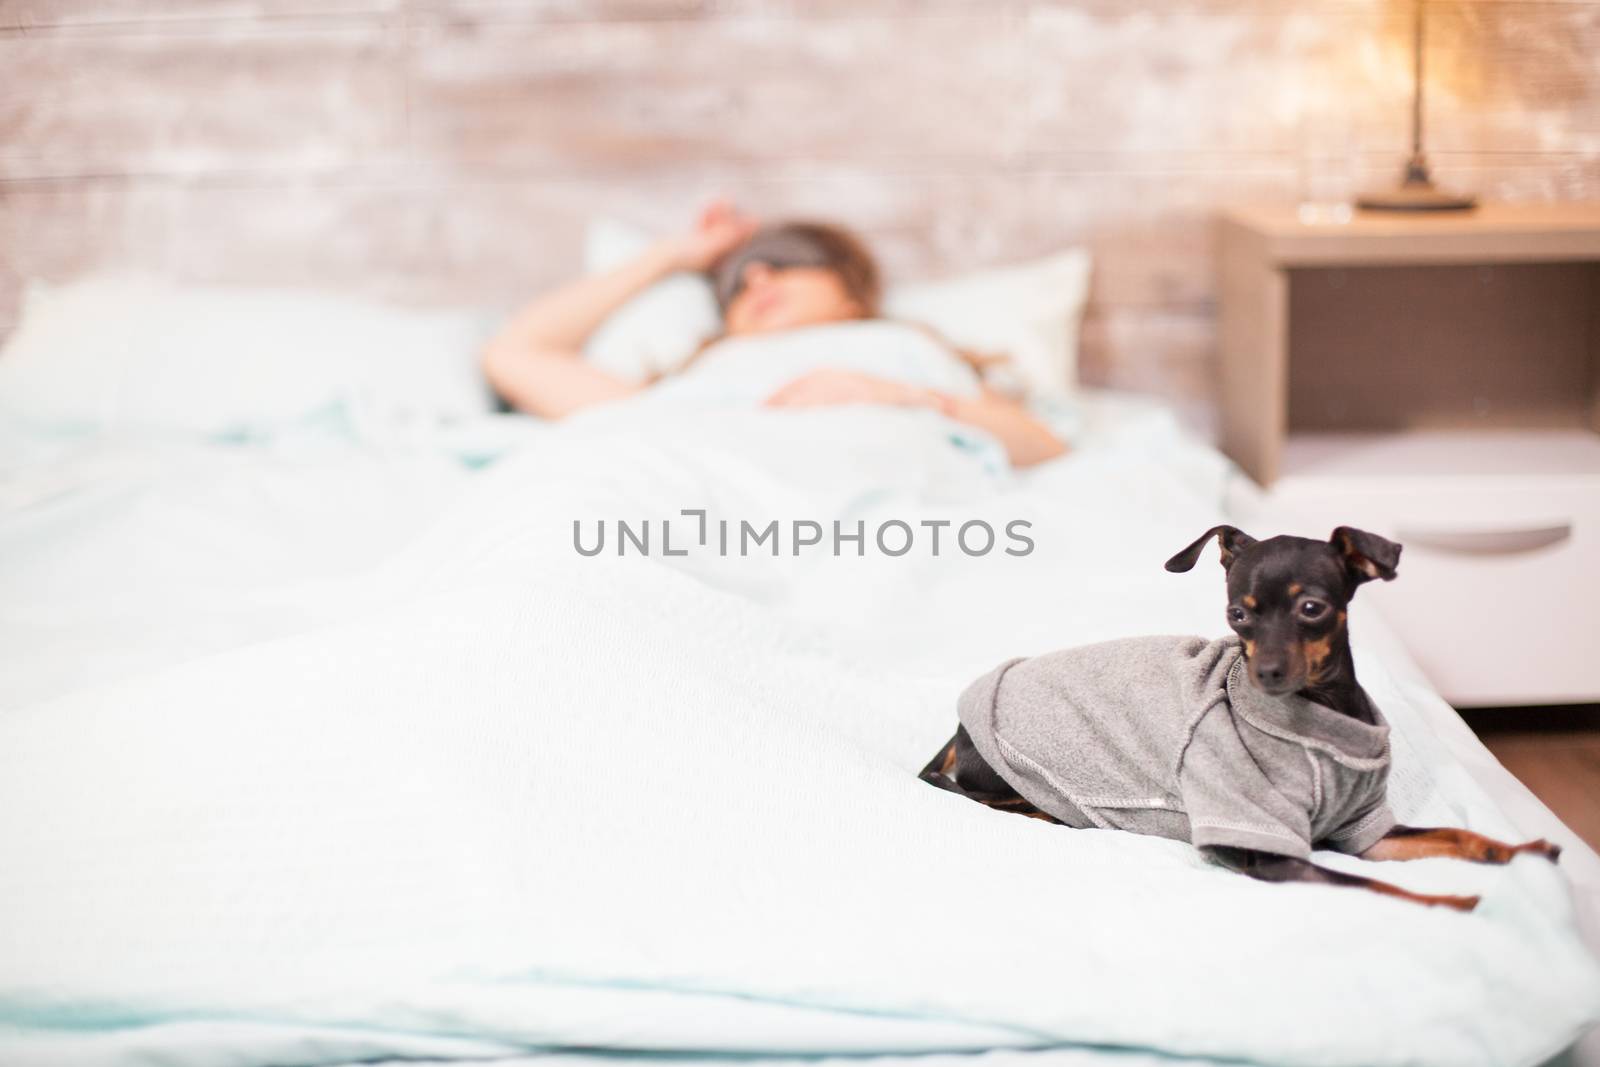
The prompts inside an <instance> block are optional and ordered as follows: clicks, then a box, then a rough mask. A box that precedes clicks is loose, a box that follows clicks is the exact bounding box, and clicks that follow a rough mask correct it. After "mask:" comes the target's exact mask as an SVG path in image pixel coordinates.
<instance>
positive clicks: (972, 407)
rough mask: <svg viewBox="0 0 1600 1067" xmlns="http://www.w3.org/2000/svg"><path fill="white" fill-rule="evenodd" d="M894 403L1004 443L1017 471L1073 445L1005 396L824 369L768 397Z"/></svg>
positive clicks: (805, 402)
mask: <svg viewBox="0 0 1600 1067" xmlns="http://www.w3.org/2000/svg"><path fill="white" fill-rule="evenodd" d="M835 404H891V405H896V406H900V407H926V408H933V409H934V410H935V411H938V412H940V413H941V414H943V415H944V416H945V417H946V418H951V419H954V420H956V421H957V422H962V423H966V424H967V425H968V426H975V427H977V428H978V429H980V430H983V431H985V432H987V433H989V434H990V435H991V436H993V437H994V438H995V439H996V440H998V441H999V442H1000V444H1001V446H1002V447H1004V448H1005V450H1006V456H1007V457H1008V458H1009V459H1010V460H1011V465H1012V466H1014V467H1031V466H1033V465H1034V464H1036V463H1043V462H1044V461H1045V460H1047V459H1054V458H1056V457H1057V456H1060V455H1064V454H1065V453H1066V451H1067V446H1066V445H1065V444H1064V443H1062V441H1061V439H1060V438H1058V437H1056V435H1055V434H1054V433H1052V432H1051V431H1050V429H1049V427H1047V426H1045V424H1044V423H1042V422H1040V421H1039V420H1038V419H1036V418H1034V417H1033V415H1032V414H1031V413H1030V412H1029V411H1028V409H1027V408H1025V407H1023V406H1022V405H1021V404H1019V403H1017V402H1016V401H1014V400H1010V399H1008V398H1006V397H1004V396H1002V395H1000V394H999V393H996V392H992V391H990V390H987V389H986V390H984V391H983V392H982V393H980V394H979V395H978V396H973V397H967V396H954V395H952V394H949V393H941V392H937V391H935V390H933V389H922V388H919V387H918V386H914V385H905V384H903V383H901V382H891V381H887V380H885V379H883V378H874V377H872V376H871V375H867V374H858V373H857V372H855V371H844V370H818V371H813V372H811V373H810V374H806V375H803V376H802V377H799V378H796V379H795V380H794V381H792V382H790V383H789V384H788V385H785V386H784V387H783V388H781V389H779V390H778V391H777V392H776V393H774V394H772V396H770V397H768V398H767V406H768V407H829V406H832V405H835Z"/></svg>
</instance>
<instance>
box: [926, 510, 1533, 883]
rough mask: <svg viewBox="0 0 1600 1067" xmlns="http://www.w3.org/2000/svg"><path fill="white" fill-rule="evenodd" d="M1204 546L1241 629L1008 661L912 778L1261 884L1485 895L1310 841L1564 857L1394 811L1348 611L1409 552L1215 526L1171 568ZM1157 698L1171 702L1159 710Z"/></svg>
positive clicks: (1421, 853)
mask: <svg viewBox="0 0 1600 1067" xmlns="http://www.w3.org/2000/svg"><path fill="white" fill-rule="evenodd" d="M1212 538H1216V540H1217V543H1218V546H1219V548H1220V549H1221V561H1222V567H1223V571H1224V572H1225V574H1226V578H1227V592H1228V603H1227V609H1226V617H1227V621H1228V625H1229V627H1230V628H1231V629H1232V630H1233V632H1234V635H1235V636H1234V637H1233V638H1223V639H1219V640H1215V641H1207V640H1206V639H1203V638H1132V639H1125V640H1123V641H1118V642H1107V643H1104V644H1101V645H1093V646H1085V647H1083V648H1080V649H1068V650H1065V651H1063V652H1058V653H1052V654H1050V655H1047V656H1040V657H1035V658H1033V659H1031V660H1013V661H1010V662H1009V663H1007V664H1003V665H1002V666H1001V667H999V668H997V669H996V670H995V671H993V672H991V673H990V674H989V675H986V676H985V677H984V678H981V679H979V680H978V681H977V682H974V683H973V685H972V686H970V687H969V688H968V690H967V691H966V692H965V693H963V694H962V699H961V703H960V706H959V712H960V719H961V724H960V725H959V726H958V727H957V729H956V733H955V736H954V737H952V738H951V739H950V741H949V742H948V743H946V744H945V746H944V747H943V748H941V749H940V750H939V752H938V753H937V754H936V755H935V756H934V757H933V759H932V760H930V761H929V763H928V765H927V766H926V767H924V768H923V770H922V772H921V775H920V777H921V778H922V779H923V780H924V781H926V782H928V783H930V784H932V785H935V786H937V787H939V788H940V789H944V790H948V791H950V792H954V793H959V794H961V795H962V796H965V797H968V798H969V799H972V800H976V801H978V802H979V803H982V804H985V805H987V806H989V807H991V808H995V809H998V810H1001V811H1010V812H1014V813H1017V814H1021V815H1027V816H1031V817H1033V818H1038V819H1044V820H1046V821H1050V822H1055V823H1064V824H1066V825H1069V826H1074V827H1088V826H1100V827H1108V828H1115V829H1128V830H1132V831H1134V832H1140V833H1152V834H1158V835H1161V836H1168V837H1175V838H1181V839H1188V840H1191V841H1192V842H1193V843H1194V844H1195V845H1196V846H1197V847H1200V848H1201V849H1202V850H1203V851H1204V852H1206V853H1207V854H1208V855H1210V856H1211V857H1213V858H1214V859H1215V860H1217V861H1219V862H1220V863H1221V864H1223V865H1224V866H1226V867H1228V868H1231V869H1233V870H1235V871H1239V872H1241V873H1243V874H1246V875H1249V876H1250V877H1252V878H1257V879H1260V880H1262V881H1268V882H1312V883H1317V884H1322V885H1340V886H1354V887H1360V888H1363V889H1367V890H1371V891H1374V892H1378V893H1383V894H1386V895H1389V896H1394V897H1399V898H1401V899H1404V900H1409V901H1413V902H1416V903H1419V904H1425V905H1431V906H1441V907H1447V908H1455V909H1458V910H1461V911H1471V910H1472V909H1473V908H1474V907H1475V906H1476V905H1477V903H1478V898H1477V897H1475V896H1449V895H1428V894H1422V893H1413V892H1410V891H1408V890H1405V889H1402V888H1400V887H1398V886H1395V885H1391V884H1389V883H1387V882H1382V881H1379V880H1377V879H1375V878H1367V877H1364V876H1361V875H1355V874H1345V873H1343V872H1341V871H1334V870H1330V869H1328V868H1325V867H1320V866H1318V865H1316V864H1314V863H1312V862H1311V861H1310V859H1309V854H1310V851H1311V848H1312V847H1324V846H1326V847H1335V848H1341V849H1343V850H1344V851H1348V852H1350V853H1352V854H1354V855H1359V856H1361V857H1362V858H1364V859H1369V860H1411V859H1421V858H1425V857H1435V856H1442V857H1450V858H1454V859H1464V860H1470V861H1473V862H1477V863H1508V862H1510V861H1511V859H1512V858H1513V857H1515V856H1516V855H1518V854H1520V853H1530V854H1533V855H1538V856H1543V857H1544V858H1546V859H1548V860H1551V861H1552V862H1553V861H1555V860H1556V859H1557V857H1558V856H1559V855H1560V851H1561V850H1560V848H1559V846H1556V845H1553V844H1551V843H1549V842H1548V841H1545V840H1542V839H1541V840H1537V841H1529V842H1526V843H1524V844H1519V845H1512V844H1506V843H1504V842H1500V841H1495V840H1492V839H1490V838H1487V837H1484V836H1482V835H1481V834H1476V833H1472V832H1471V831H1468V830H1456V829H1448V828H1423V827H1412V826H1402V825H1399V824H1398V823H1397V822H1396V821H1395V820H1394V817H1393V815H1392V814H1391V813H1390V812H1389V809H1388V804H1387V800H1386V788H1387V780H1388V756H1389V753H1388V726H1387V724H1386V723H1385V722H1384V720H1383V716H1382V714H1381V712H1380V711H1379V709H1378V708H1377V706H1376V705H1375V704H1374V703H1373V701H1372V699H1371V698H1370V697H1369V696H1368V695H1367V693H1366V691H1365V690H1363V689H1362V688H1361V685H1360V684H1359V683H1358V682H1357V681H1356V673H1355V661H1354V658H1353V657H1352V656H1351V654H1350V641H1349V632H1348V627H1347V619H1348V607H1349V604H1350V600H1351V598H1352V597H1353V596H1354V595H1355V592H1356V590H1357V589H1358V588H1359V587H1360V586H1361V585H1363V584H1365V583H1367V582H1369V581H1374V580H1383V581H1390V580H1393V579H1394V577H1395V573H1396V571H1395V568H1396V566H1397V565H1398V563H1399V559H1400V551H1401V546H1400V545H1398V544H1395V543H1394V542H1392V541H1389V540H1387V539H1385V538H1382V537H1379V536H1377V535H1376V534H1371V533H1367V532H1366V531H1363V530H1358V529H1355V528H1353V527H1349V526H1341V527H1339V528H1338V529H1336V530H1334V531H1333V535H1332V536H1331V537H1330V538H1329V539H1328V540H1326V541H1318V540H1315V539H1311V538H1304V537H1291V536H1278V537H1272V538H1268V539H1266V540H1263V541H1258V540H1256V539H1255V538H1253V537H1251V536H1250V535H1249V534H1246V533H1244V532H1243V531H1241V530H1239V529H1237V528H1235V527H1233V526H1214V527H1212V528H1211V529H1209V530H1207V531H1206V532H1205V533H1203V534H1201V535H1200V537H1199V538H1197V539H1196V540H1195V541H1194V542H1192V543H1191V544H1189V545H1188V546H1187V547H1185V548H1184V549H1183V550H1182V551H1180V552H1179V553H1178V554H1177V555H1175V556H1173V557H1172V558H1171V559H1170V560H1168V561H1167V563H1166V569H1167V570H1168V571H1171V572H1175V573H1176V572H1184V571H1189V570H1191V569H1193V567H1194V565H1195V563H1196V562H1197V561H1198V560H1199V558H1200V555H1201V553H1202V551H1203V550H1204V549H1205V547H1206V546H1207V544H1208V543H1209V542H1210V541H1211V539H1212ZM1119 672H1121V673H1119ZM1123 675H1126V677H1124V676H1123ZM1164 702H1167V703H1173V704H1174V705H1175V712H1176V713H1169V714H1165V715H1163V714H1162V711H1165V710H1168V709H1165V708H1162V707H1160V705H1162V704H1163V703H1164ZM969 726H970V727H971V729H969Z"/></svg>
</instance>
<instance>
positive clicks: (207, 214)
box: [0, 0, 1600, 417]
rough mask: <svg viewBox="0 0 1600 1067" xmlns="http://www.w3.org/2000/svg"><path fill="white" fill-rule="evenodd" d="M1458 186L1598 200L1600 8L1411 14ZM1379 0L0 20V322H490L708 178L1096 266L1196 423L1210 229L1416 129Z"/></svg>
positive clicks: (948, 237) (204, 13) (886, 230)
mask: <svg viewBox="0 0 1600 1067" xmlns="http://www.w3.org/2000/svg"><path fill="white" fill-rule="evenodd" d="M1427 6H1428V11H1429V18H1430V23H1429V25H1430V34H1429V42H1430V44H1429V57H1430V64H1431V66H1432V74H1433V78H1432V80H1431V84H1430V92H1431V94H1432V95H1431V97H1430V100H1429V112H1428V113H1429V123H1430V130H1429V141H1430V147H1431V149H1432V155H1433V158H1434V160H1435V162H1436V164H1437V167H1438V170H1439V172H1440V174H1441V176H1442V177H1443V178H1444V179H1446V180H1447V181H1448V182H1449V183H1451V184H1454V185H1456V186H1459V187H1463V188H1468V189H1472V190H1475V191H1478V192H1480V193H1483V194H1485V195H1488V196H1493V197H1499V198H1506V199H1519V200H1527V199H1535V200H1542V199H1571V198H1579V197H1591V198H1600V60H1597V59H1596V57H1597V56H1600V0H1585V2H1532V0H1498V2H1491V0H1481V2H1448V3H1447V2H1430V3H1429V4H1428V5H1427ZM1409 7H1410V5H1409V4H1407V3H1397V2H1394V3H1392V2H1384V0H1308V2H1302V3H1292V2H1276V0H1253V2H1251V0H1150V2H1145V3H1120V2H1115V0H1077V2H1069V0H988V2H982V0H920V2H919V0H525V2H518V0H98V2H96V0H0V331H3V330H5V329H6V328H8V326H9V324H10V323H11V322H12V321H13V320H14V318H15V314H16V303H17V296H18V293H19V289H20V286H21V283H22V282H23V281H24V280H25V279H27V278H30V277H43V278H48V279H56V280H60V279H66V278H70V277H73V276H77V275H80V274H83V273H86V272H91V271H97V270H108V269H126V268H137V269H150V270H157V271H162V272H165V273H168V274H170V275H173V276H175V277H178V278H181V279H188V280H195V281H225V282H251V283H258V282H266V283H291V284H315V285H320V286H328V287H336V288H340V289H346V290H355V291H360V292H365V293H369V294H376V295H381V296H384V297H386V298H391V299H395V300H402V301H424V302H438V301H461V300H468V301H474V302H483V303H491V304H493V303H504V302H510V301H514V300H516V299H517V298H518V297H520V296H522V295H524V294H526V293H527V292H529V291H530V290H532V289H534V288H536V287H538V286H540V285H542V284H545V283H547V282H549V281H551V280H553V279H556V278H558V277H560V276H562V275H563V274H564V273H566V272H568V271H570V270H571V269H572V268H573V266H574V261H575V257H576V254H577V250H578V246H579V240H580V235H581V232H582V227H583V221H584V219H585V218H586V217H588V216H589V215H591V214H593V213H597V212H604V213H610V214H614V215H618V216H622V217H625V218H629V219H632V220H635V221H637V222H639V223H642V224H646V225H650V226H660V227H666V226H671V225H677V224H679V223H681V221H682V220H684V219H685V218H686V217H687V216H688V215H689V213H690V212H691V211H692V209H693V207H694V206H695V205H696V204H697V203H698V202H700V201H701V200H702V199H703V198H705V197H706V196H708V195H710V194H713V193H717V192H726V193H729V194H731V195H733V196H735V197H736V198H738V199H740V200H741V201H742V202H744V203H746V204H748V205H749V206H750V207H752V208H753V209H755V210H758V211H761V212H764V213H769V214H772V215H783V214H789V213H802V214H808V215H820V216H829V217H836V218H839V219H842V220H844V221H846V222H848V223H850V224H853V225H855V226H857V227H859V228H860V229H862V230H863V231H864V232H865V233H866V234H867V235H868V236H869V237H871V238H872V239H873V240H874V241H875V242H876V244H877V246H878V247H879V249H880V251H881V252H882V254H883V257H884V259H885V261H886V263H887V265H888V267H889V268H890V270H891V272H892V273H893V274H894V275H896V276H901V277H910V276H933V275H940V274H945V273H948V272H951V271H955V270H959V269H962V268H965V267H971V266H978V265H988V264H998V263H1004V262H1006V261H1008V260H1011V259H1015V258H1019V257H1025V256H1030V255H1034V254H1039V253H1043V252H1047V251H1049V250H1052V249H1054V248H1057V247H1060V246H1062V245H1066V244H1074V243H1083V244H1087V245H1089V246H1090V247H1091V248H1092V249H1093V251H1094V253H1095V255H1096V277H1095V282H1094V289H1093V296H1092V305H1091V309H1090V313H1089V316H1088V320H1087V322H1086V324H1085V336H1084V360H1083V366H1084V376H1085V378H1086V379H1088V380H1090V381H1093V382H1097V383H1102V384H1114V385H1119V386H1124V387H1129V388H1135V389H1144V390H1149V391H1153V392H1156V393H1160V394H1163V395H1166V396H1170V397H1173V398H1177V399H1179V400H1180V401H1182V402H1183V403H1185V404H1186V405H1187V406H1188V407H1189V408H1190V409H1191V411H1192V412H1194V413H1197V414H1198V415H1200V416H1201V417H1203V415H1204V413H1205V411H1206V410H1207V407H1208V405H1209V403H1210V400H1211V395H1212V384H1211V383H1212V378H1213V371H1214V351H1213V349H1214V343H1215V329H1214V325H1215V323H1214V320H1215V315H1214V306H1213V305H1214V277H1213V272H1212V264H1211V249H1210V245H1211V219H1212V217H1213V212H1214V210H1215V208H1216V207H1217V205H1219V204H1221V203H1223V202H1226V201H1229V200H1235V199H1245V200H1247V199H1257V198H1266V197H1272V198H1285V197H1293V196H1294V195H1296V191H1297V189H1298V188H1299V181H1300V179H1299V171H1300V160H1301V159H1302V158H1303V157H1304V155H1305V152H1306V146H1307V145H1308V144H1314V145H1322V144H1326V143H1330V142H1332V143H1343V142H1346V141H1349V142H1353V143H1355V144H1357V145H1358V146H1359V148H1360V150H1361V152H1360V159H1361V163H1362V167H1363V173H1364V175H1365V178H1366V180H1367V181H1369V182H1379V181H1381V180H1382V179H1383V178H1385V177H1387V176H1388V174H1389V173H1390V172H1391V170H1392V169H1394V168H1396V167H1397V166H1398V161H1399V158H1400V155H1401V152H1402V150H1403V148H1404V146H1405V136H1406V133H1405V113H1406V100H1407V93H1408V84H1409V82H1408V76H1409V53H1408V47H1409V45H1408V37H1407V33H1408V30H1409V22H1408V17H1409V16H1408V11H1409Z"/></svg>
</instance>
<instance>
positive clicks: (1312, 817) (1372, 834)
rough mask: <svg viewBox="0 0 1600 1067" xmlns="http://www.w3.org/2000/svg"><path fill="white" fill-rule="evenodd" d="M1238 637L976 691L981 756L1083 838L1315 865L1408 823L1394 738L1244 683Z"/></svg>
mask: <svg viewBox="0 0 1600 1067" xmlns="http://www.w3.org/2000/svg"><path fill="white" fill-rule="evenodd" d="M1244 671H1245V663H1244V656H1243V653H1242V651H1241V649H1240V647H1239V639H1238V638H1236V637H1229V638H1223V639H1220V640H1215V641H1207V640H1205V639H1204V638H1200V637H1135V638H1128V639H1124V640H1120V641H1108V642H1105V643H1103V644H1098V645H1088V646H1085V647H1082V648H1071V649H1067V650H1065V651H1062V652H1052V653H1050V654H1049V655H1044V656H1037V657H1035V658H1033V659H1017V660H1011V661H1010V662H1008V663H1003V664H1001V665H1000V666H999V667H997V668H995V669H994V670H993V671H990V672H989V673H988V674H986V675H984V676H983V677H982V678H979V679H978V680H977V681H976V682H974V683H972V685H970V686H969V687H968V688H967V690H966V692H964V693H962V694H961V701H960V704H959V708H958V711H959V714H960V717H961V722H962V725H964V726H965V727H966V728H967V732H968V733H969V734H971V735H972V740H973V742H974V743H975V744H976V745H977V747H978V751H979V753H980V754H982V756H983V758H984V759H985V760H987V761H988V762H989V765H990V766H991V767H993V768H994V769H995V770H996V771H998V772H999V773H1000V774H1001V775H1002V776H1003V777H1004V778H1005V779H1006V781H1007V782H1009V783H1010V784H1011V786H1012V788H1014V789H1015V790H1016V791H1017V792H1018V793H1020V794H1022V796H1024V797H1025V798H1027V800H1028V801H1029V802H1031V803H1032V804H1033V805H1034V806H1035V807H1037V808H1039V809H1040V810H1041V811H1045V812H1048V813H1049V814H1051V815H1053V816H1055V817H1056V818H1058V819H1060V820H1061V821H1062V822H1064V823H1066V824H1067V825H1068V826H1076V827H1091V826H1098V827H1103V828H1110V829H1118V830H1131V831H1134V832H1135V833H1141V834H1155V835H1158V836H1160V837H1171V838H1176V839H1179V840H1183V841H1192V842H1193V843H1194V844H1196V845H1199V846H1204V845H1234V846H1238V847H1241V848H1250V849H1257V850H1259V851H1262V852H1272V853H1276V854H1278V855H1283V856H1296V857H1301V858H1304V857H1306V856H1308V855H1310V853H1311V848H1312V846H1313V845H1319V846H1322V845H1326V846H1328V847H1331V848H1335V849H1338V850H1340V851H1342V852H1351V853H1358V852H1361V851H1363V850H1365V849H1366V848H1368V847H1369V846H1371V845H1373V844H1374V843H1376V842H1377V841H1378V839H1379V838H1381V837H1383V836H1384V835H1385V834H1386V833H1388V832H1389V830H1390V829H1392V828H1393V827H1394V825H1395V818H1394V815H1393V814H1392V813H1391V812H1390V810H1389V805H1388V802H1387V801H1386V800H1385V787H1386V785H1387V782H1388V777H1389V727H1388V725H1387V724H1385V723H1384V722H1383V720H1382V717H1381V716H1380V717H1379V720H1378V724H1377V725H1375V726H1374V725H1370V724H1368V723H1364V722H1360V721H1358V720H1356V719H1353V718H1351V717H1350V716H1348V715H1343V714H1340V713H1339V712H1337V711H1334V710H1333V709H1332V708H1327V707H1324V706H1322V705H1320V704H1315V703H1312V702H1311V701H1309V700H1306V699H1304V698H1303V697H1299V696H1295V695H1289V696H1283V697H1273V696H1268V695H1267V694H1265V693H1263V692H1261V690H1259V689H1257V688H1256V687H1255V686H1254V685H1253V684H1252V683H1251V682H1250V681H1249V680H1248V679H1247V678H1246V677H1245V673H1244Z"/></svg>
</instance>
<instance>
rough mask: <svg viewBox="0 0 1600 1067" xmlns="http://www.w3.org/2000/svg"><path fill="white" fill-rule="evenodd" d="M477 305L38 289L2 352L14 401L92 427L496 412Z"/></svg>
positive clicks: (133, 284)
mask: <svg viewBox="0 0 1600 1067" xmlns="http://www.w3.org/2000/svg"><path fill="white" fill-rule="evenodd" d="M489 325H490V324H489V323H488V322H487V321H486V320H485V318H484V317H483V315H482V314H481V313H479V312H476V311H412V310H404V309H397V308H391V307H385V306H383V305H379V304H373V303H369V302H366V301H361V300H353V299H346V298H340V297H330V296H322V295H317V294H312V293H296V292H286V291H279V290H262V289H225V288H208V287H180V286H176V285H172V284H170V283H166V282H160V281H155V280H151V279H140V278H96V279H91V280H87V281H81V282H76V283H72V284H69V285H63V286H48V285H43V284H40V283H33V284H31V285H30V286H29V287H28V289H27V291H26V293H25V294H24V297H23V304H22V317H21V320H20V322H19V325H18V327H17V329H16V331H15V333H13V334H12V336H11V337H10V338H9V339H8V340H7V342H6V345H5V347H4V348H3V349H0V410H4V411H7V412H11V413H13V414H16V415H18V416H22V417H25V418H28V419H29V420H31V421H34V422H36V423H48V424H56V425H70V426H73V427H77V428H82V429H94V430H105V429H157V430H168V431H185V432H196V433H218V432H224V431H228V430H232V429H237V428H239V427H241V426H255V425H260V424H263V423H272V422H279V421H283V420H291V419H298V418H303V417H305V416H306V415H308V414H310V413H312V412H315V411H318V410H319V409H325V408H327V407H328V406H329V405H330V404H335V403H341V402H343V403H348V404H352V405H354V406H355V408H356V410H357V412H358V413H360V414H362V415H365V416H378V417H381V418H385V419H397V420H407V421H443V420H451V419H459V418H466V417H470V416H472V415H476V414H480V413H482V412H486V411H489V410H491V408H492V399H491V397H490V394H489V392H488V389H487V386H486V385H485V384H484V382H483V379H482V375H481V374H480V373H479V371H478V367H477V353H478V349H479V346H480V345H481V343H482V341H483V339H484V337H485V335H486V333H487V331H488V327H489Z"/></svg>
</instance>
